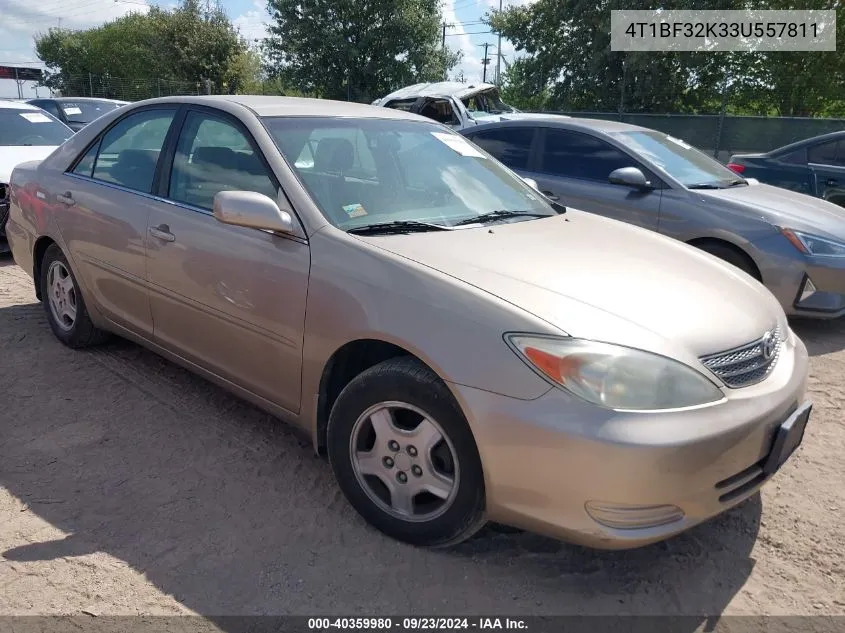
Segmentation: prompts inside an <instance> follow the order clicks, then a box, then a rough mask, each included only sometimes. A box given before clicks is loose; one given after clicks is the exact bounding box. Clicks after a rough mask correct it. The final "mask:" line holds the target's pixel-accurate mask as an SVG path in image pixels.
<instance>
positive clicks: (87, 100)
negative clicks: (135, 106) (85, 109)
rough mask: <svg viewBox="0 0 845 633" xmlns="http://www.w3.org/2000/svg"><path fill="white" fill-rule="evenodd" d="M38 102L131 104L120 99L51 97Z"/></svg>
mask: <svg viewBox="0 0 845 633" xmlns="http://www.w3.org/2000/svg"><path fill="white" fill-rule="evenodd" d="M38 101H57V102H58V103H68V102H70V103H80V102H81V103H129V101H121V100H119V99H103V98H102V97H49V98H47V99H38Z"/></svg>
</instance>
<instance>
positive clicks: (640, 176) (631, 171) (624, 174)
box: [607, 167, 654, 189]
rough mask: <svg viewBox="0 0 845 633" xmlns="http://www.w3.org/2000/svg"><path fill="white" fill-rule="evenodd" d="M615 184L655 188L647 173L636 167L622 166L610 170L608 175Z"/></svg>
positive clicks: (636, 187)
mask: <svg viewBox="0 0 845 633" xmlns="http://www.w3.org/2000/svg"><path fill="white" fill-rule="evenodd" d="M607 179H608V180H609V181H610V183H611V184H613V185H624V186H626V187H634V188H635V189H654V186H653V185H652V184H651V183H650V182H649V181H648V180H647V179H646V177H645V174H644V173H643V172H641V171H640V170H639V169H637V168H636V167H622V168H620V169H615V170H613V171H612V172H610V176H608V177H607Z"/></svg>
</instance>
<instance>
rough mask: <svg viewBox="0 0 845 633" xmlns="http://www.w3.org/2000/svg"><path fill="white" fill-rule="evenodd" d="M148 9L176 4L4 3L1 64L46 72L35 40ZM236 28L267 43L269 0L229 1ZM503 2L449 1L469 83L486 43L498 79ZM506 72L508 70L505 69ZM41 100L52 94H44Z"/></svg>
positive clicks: (8, 91) (452, 37)
mask: <svg viewBox="0 0 845 633" xmlns="http://www.w3.org/2000/svg"><path fill="white" fill-rule="evenodd" d="M533 1H534V0H503V4H504V6H505V7H508V6H513V5H520V4H529V3H531V2H533ZM148 4H158V5H159V6H171V5H172V4H173V2H172V0H39V1H38V2H32V0H0V16H3V19H2V21H0V65H32V66H39V67H43V64H41V63H40V62H39V61H38V58H37V57H36V55H35V49H34V46H33V38H34V37H35V35H36V34H38V33H39V32H43V31H46V30H47V29H49V28H50V27H55V26H61V27H63V28H73V29H84V28H90V27H92V26H97V25H98V24H102V23H103V22H105V21H108V20H113V19H115V18H117V17H119V16H121V15H123V14H125V13H129V12H131V11H146V10H147V8H146V7H147V5H148ZM222 4H223V7H224V8H225V9H226V11H227V13H228V14H229V16H230V17H231V18H232V20H233V22H234V24H235V25H236V26H237V27H238V28H239V29H240V31H241V33H243V35H244V37H246V38H247V39H256V38H262V37H263V36H264V33H265V30H264V29H265V26H264V24H265V23H266V20H267V18H268V17H269V16H268V14H267V12H266V3H265V2H264V1H263V0H223V3H222ZM498 6H499V0H444V2H443V15H444V19H445V21H446V22H447V23H451V24H452V26H451V27H449V28H448V29H447V37H446V44H447V46H449V47H450V48H452V49H454V50H461V51H463V53H464V58H463V61H462V62H461V65H460V66H459V67H458V68H456V69H455V70H454V71H453V74H455V75H456V74H458V73H459V72H461V71H463V75H464V78H465V80H466V81H467V82H473V81H481V78H482V66H481V58H482V56H483V52H484V49H483V44H484V43H485V42H488V43H489V44H490V45H491V47H490V49H489V51H488V56H489V57H490V58H491V64H490V66H489V67H488V75H487V77H488V81H491V80H492V78H493V73H494V72H495V67H496V48H495V47H496V44H497V38H496V36H495V35H492V34H490V33H489V29H488V27H487V26H486V25H484V24H481V18H482V17H483V16H484V15H485V14H486V13H487V12H488V11H490V9H491V8H498ZM502 52H503V54H504V55H505V58H506V59H507V60H512V59H513V56H514V51H513V47H512V46H510V44H509V43H508V42H507V41H503V43H502ZM503 70H504V66H503ZM38 93H39V94H40V95H41V96H45V95H46V94H47V90H46V89H45V88H41V89H39V91H38ZM17 96H18V88H17V85H16V84H15V82H14V81H10V80H3V79H0V98H3V97H17ZM23 96H24V98H27V99H31V98H33V97H35V96H36V91H35V85H34V84H33V83H29V82H27V83H25V84H24V85H23Z"/></svg>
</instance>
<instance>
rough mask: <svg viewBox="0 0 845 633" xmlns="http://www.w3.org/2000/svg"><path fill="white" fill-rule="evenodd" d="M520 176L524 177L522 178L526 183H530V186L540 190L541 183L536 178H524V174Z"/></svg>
mask: <svg viewBox="0 0 845 633" xmlns="http://www.w3.org/2000/svg"><path fill="white" fill-rule="evenodd" d="M520 178H522V180H523V181H524V182H525V184H526V185H528V186H529V187H531V188H532V189H534V190H535V191H540V185H538V184H537V181H536V180H534V179H533V178H523V177H522V176H520Z"/></svg>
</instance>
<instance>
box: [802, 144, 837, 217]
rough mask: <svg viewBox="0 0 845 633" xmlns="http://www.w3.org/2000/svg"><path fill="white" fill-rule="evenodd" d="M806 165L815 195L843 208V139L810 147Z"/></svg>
mask: <svg viewBox="0 0 845 633" xmlns="http://www.w3.org/2000/svg"><path fill="white" fill-rule="evenodd" d="M807 164H808V166H809V167H810V173H811V174H812V180H813V185H814V187H815V193H816V195H817V196H818V197H819V198H824V199H825V200H828V201H830V202H833V203H834V204H838V205H840V206H845V139H839V140H833V141H828V142H826V143H821V144H819V145H814V146H812V147H810V148H809V149H808V150H807Z"/></svg>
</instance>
